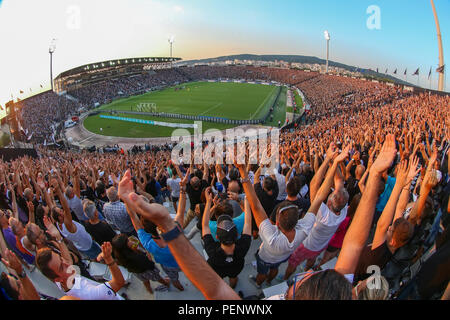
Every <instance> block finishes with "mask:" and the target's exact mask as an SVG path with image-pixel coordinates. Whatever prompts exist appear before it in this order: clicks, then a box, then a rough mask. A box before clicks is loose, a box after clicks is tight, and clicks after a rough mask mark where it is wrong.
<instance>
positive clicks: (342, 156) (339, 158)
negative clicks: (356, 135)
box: [334, 144, 352, 163]
mask: <svg viewBox="0 0 450 320" xmlns="http://www.w3.org/2000/svg"><path fill="white" fill-rule="evenodd" d="M351 147H352V146H351V144H349V145H347V146H346V147H345V148H344V150H342V152H341V153H340V154H339V155H338V156H337V157H336V158H335V159H334V160H335V161H336V162H338V163H339V162H342V161H344V160H345V159H347V158H348V155H349V152H350V149H351Z"/></svg>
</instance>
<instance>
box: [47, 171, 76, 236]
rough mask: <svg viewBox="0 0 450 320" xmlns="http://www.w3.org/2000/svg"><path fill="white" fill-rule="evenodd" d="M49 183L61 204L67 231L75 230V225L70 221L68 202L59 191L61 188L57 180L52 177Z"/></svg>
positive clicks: (73, 231)
mask: <svg viewBox="0 0 450 320" xmlns="http://www.w3.org/2000/svg"><path fill="white" fill-rule="evenodd" d="M51 184H52V186H53V189H54V190H55V192H56V195H57V196H58V198H59V201H60V202H61V205H62V207H63V211H64V225H65V226H66V228H67V231H69V232H70V233H75V232H77V227H76V225H75V224H74V223H73V221H72V214H71V213H70V208H69V204H68V203H67V199H66V197H64V195H63V193H62V191H61V188H60V187H59V185H58V182H57V181H56V180H55V179H52V180H51Z"/></svg>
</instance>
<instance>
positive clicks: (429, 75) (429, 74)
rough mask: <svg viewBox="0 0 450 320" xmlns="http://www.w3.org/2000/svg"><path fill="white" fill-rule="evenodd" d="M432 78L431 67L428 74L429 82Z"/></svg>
mask: <svg viewBox="0 0 450 320" xmlns="http://www.w3.org/2000/svg"><path fill="white" fill-rule="evenodd" d="M430 77H431V67H430V72H428V80H430Z"/></svg>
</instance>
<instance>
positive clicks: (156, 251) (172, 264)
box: [137, 229, 178, 268]
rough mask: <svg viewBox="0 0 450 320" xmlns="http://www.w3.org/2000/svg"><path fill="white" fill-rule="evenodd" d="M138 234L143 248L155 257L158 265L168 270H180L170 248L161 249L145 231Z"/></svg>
mask: <svg viewBox="0 0 450 320" xmlns="http://www.w3.org/2000/svg"><path fill="white" fill-rule="evenodd" d="M137 234H138V237H139V241H141V243H142V246H143V247H144V248H145V250H147V251H148V252H150V253H151V254H152V255H153V257H154V258H155V261H156V262H157V263H159V264H160V265H163V266H166V267H168V268H178V264H177V262H176V261H175V258H174V257H173V255H172V252H170V249H169V247H165V248H161V247H159V246H158V245H157V244H156V242H155V240H153V239H152V236H151V234H149V233H147V232H146V231H145V230H144V229H139V230H138V232H137Z"/></svg>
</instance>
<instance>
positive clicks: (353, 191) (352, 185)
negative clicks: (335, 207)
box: [346, 175, 361, 203]
mask: <svg viewBox="0 0 450 320" xmlns="http://www.w3.org/2000/svg"><path fill="white" fill-rule="evenodd" d="M346 182H347V191H348V195H349V197H348V203H350V202H352V199H353V197H354V196H355V195H357V194H358V193H360V192H361V190H359V186H358V182H359V180H356V178H355V177H353V176H352V175H350V177H349V178H348V179H347V181H346Z"/></svg>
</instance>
